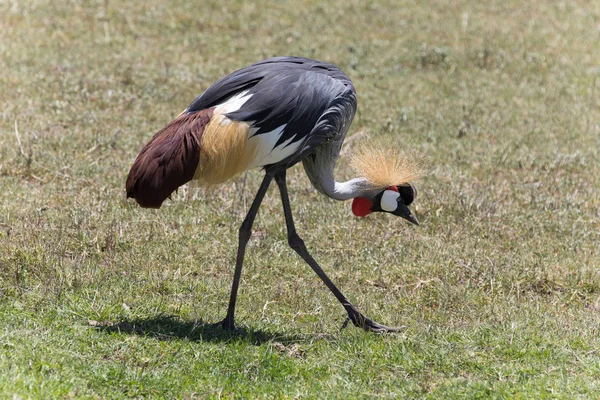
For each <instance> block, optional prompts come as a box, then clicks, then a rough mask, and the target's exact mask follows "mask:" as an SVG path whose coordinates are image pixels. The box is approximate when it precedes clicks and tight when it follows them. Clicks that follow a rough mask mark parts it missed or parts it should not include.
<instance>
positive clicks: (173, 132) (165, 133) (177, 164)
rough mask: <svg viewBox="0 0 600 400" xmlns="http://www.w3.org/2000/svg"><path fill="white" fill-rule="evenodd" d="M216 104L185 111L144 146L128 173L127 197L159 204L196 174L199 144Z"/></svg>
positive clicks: (144, 203)
mask: <svg viewBox="0 0 600 400" xmlns="http://www.w3.org/2000/svg"><path fill="white" fill-rule="evenodd" d="M213 110H214V108H210V109H206V110H201V111H198V112H196V113H193V114H187V115H186V114H183V115H181V116H179V117H177V118H176V119H174V120H173V121H171V122H170V123H169V124H168V125H167V126H165V127H164V128H163V129H162V130H160V131H159V132H158V133H157V134H156V135H154V137H153V138H152V139H151V140H150V142H149V143H148V144H147V145H146V146H144V148H143V149H142V151H141V152H140V154H139V155H138V156H137V158H136V159H135V162H134V163H133V166H132V167H131V170H130V171H129V176H127V183H126V189H127V197H133V198H134V199H135V200H136V201H137V202H138V204H139V205H140V206H142V207H148V208H160V206H161V204H162V202H163V201H165V199H166V198H167V197H169V196H170V195H171V193H173V192H174V191H175V190H176V189H177V188H178V187H179V186H181V185H183V184H185V183H187V182H189V181H190V180H192V178H193V177H194V173H195V172H196V168H197V167H198V162H199V161H200V144H201V138H202V134H203V133H204V129H205V127H206V125H208V123H209V122H210V119H211V117H212V115H213Z"/></svg>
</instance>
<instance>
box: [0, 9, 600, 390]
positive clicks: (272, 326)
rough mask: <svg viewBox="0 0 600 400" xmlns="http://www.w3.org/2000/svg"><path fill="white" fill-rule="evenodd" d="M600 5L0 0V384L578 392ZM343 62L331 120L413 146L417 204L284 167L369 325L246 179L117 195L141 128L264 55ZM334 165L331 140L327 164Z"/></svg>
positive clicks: (589, 383)
mask: <svg viewBox="0 0 600 400" xmlns="http://www.w3.org/2000/svg"><path fill="white" fill-rule="evenodd" d="M599 5H600V3H597V2H584V1H574V2H561V3H557V2H553V1H542V0H535V1H531V2H527V3H526V4H522V2H518V1H508V2H507V1H496V2H482V3H477V2H466V1H463V2H461V1H458V2H456V1H452V2H450V1H448V2H446V1H443V2H432V3H431V4H424V3H423V2H409V1H401V2H398V1H392V0H388V1H380V2H378V1H341V0H340V1H331V2H326V3H324V2H321V1H306V2H277V3H275V4H272V3H270V2H262V1H257V2H252V3H250V2H248V3H246V2H241V1H239V2H237V1H228V2H223V1H217V0H214V1H207V2H201V3H200V2H199V3H197V4H195V3H194V2H189V1H187V2H185V1H173V2H168V3H167V2H157V1H144V2H142V1H139V0H138V1H131V2H121V1H111V2H108V1H105V2H102V1H70V2H67V1H64V2H50V1H46V0H40V1H7V2H2V3H0V15H1V17H0V30H1V31H2V35H1V37H0V54H1V56H0V71H2V72H1V73H0V93H2V95H1V96H0V397H2V398H122V397H137V398H141V397H146V398H205V397H209V398H220V397H225V398H233V397H236V398H249V397H269V398H273V397H274V398H293V397H308V398H318V397H320V398H373V397H383V398H397V397H405V398H420V397H425V398H432V399H437V398H565V399H571V398H577V397H579V398H590V397H597V396H598V393H600V361H599V360H600V358H599V354H598V348H599V347H600V335H599V328H600V325H599V324H600V314H599V310H600V270H599V267H600V246H599V245H598V243H600V222H599V221H600V200H599V199H600V170H599V166H598V165H599V164H600V163H599V161H600V83H599V82H598V81H599V80H600V79H599V78H600V52H598V43H600V29H599V25H598V21H600V7H599ZM286 54H293V55H303V56H308V57H314V58H318V59H322V60H326V61H330V62H334V63H335V64H338V65H339V66H340V67H341V68H342V69H343V70H345V71H346V72H347V73H348V75H349V76H350V77H351V78H352V79H353V81H354V82H355V85H356V87H357V90H358V95H359V111H358V114H357V117H356V119H355V122H354V124H353V126H352V128H351V131H350V133H349V135H350V136H353V137H354V139H355V140H352V141H351V142H349V143H348V146H347V148H346V152H351V151H352V148H353V146H354V145H355V144H356V143H357V142H360V141H361V140H365V141H366V140H371V141H387V142H388V143H391V144H392V145H393V146H395V147H398V148H399V149H402V150H403V151H405V152H416V153H419V154H423V155H424V156H425V157H426V160H427V161H426V163H427V166H428V170H429V174H428V175H427V176H426V177H425V178H423V179H422V180H421V181H420V182H418V188H419V196H418V198H417V200H416V202H415V209H416V214H417V216H418V218H419V220H420V221H421V226H420V227H412V226H408V224H406V223H404V222H403V221H401V220H399V219H394V218H393V217H391V216H389V215H373V216H370V217H369V218H366V219H356V218H354V217H352V216H351V213H350V210H349V208H350V205H349V203H348V202H347V203H338V202H334V201H332V200H329V199H326V198H324V197H323V196H321V195H319V194H317V193H316V192H315V190H314V189H313V188H312V187H311V186H310V183H309V182H308V179H307V178H306V177H305V175H304V172H303V171H302V168H301V167H298V166H297V167H294V168H293V169H292V170H291V171H290V173H289V178H290V179H289V181H290V185H289V186H290V192H291V193H290V195H291V201H292V207H293V209H294V212H295V215H296V219H297V225H298V226H297V228H298V231H299V233H300V234H301V236H303V238H304V239H305V241H306V243H307V245H308V247H309V249H310V250H311V251H312V253H313V255H314V256H315V258H316V259H317V260H318V261H319V262H320V263H321V264H322V265H323V267H324V269H325V270H326V271H327V272H328V273H329V274H330V276H331V278H332V279H333V280H334V282H336V283H337V284H338V285H339V286H340V288H341V289H342V291H343V292H344V293H345V294H346V295H347V296H348V297H349V298H350V299H351V300H352V301H353V302H354V303H355V304H356V306H357V307H358V308H359V309H360V310H361V311H363V312H364V313H365V314H366V315H368V316H370V317H372V318H373V319H375V320H377V321H379V322H381V323H385V324H389V325H407V326H408V329H407V330H406V331H405V332H403V333H401V334H398V335H387V336H378V335H372V334H368V333H365V332H362V331H359V330H357V329H355V328H347V329H345V330H343V331H339V327H340V326H341V324H342V322H343V321H344V318H345V314H344V310H343V309H342V308H341V307H340V305H339V304H338V303H337V302H336V300H335V298H334V297H333V296H332V295H331V294H330V293H329V292H328V291H327V289H326V288H325V287H324V286H323V285H322V283H321V282H320V281H319V280H318V278H317V277H316V276H314V274H313V273H312V271H310V269H309V268H308V267H307V266H306V265H304V264H303V262H301V260H300V259H299V257H297V256H296V255H295V254H294V253H293V252H292V251H291V250H290V249H289V248H288V247H287V240H286V233H285V225H284V224H283V215H282V211H281V204H280V201H279V196H278V193H277V191H276V190H274V189H271V190H270V191H269V193H268V194H267V197H266V200H265V202H264V203H263V207H262V209H261V213H260V214H259V217H258V219H257V223H256V225H255V229H254V233H255V235H254V237H253V239H252V241H251V243H250V246H249V250H248V253H247V257H246V264H245V269H244V272H243V276H242V286H241V291H240V297H239V299H238V309H237V323H238V326H239V327H240V331H239V332H238V333H236V334H226V333H223V332H222V331H219V330H214V329H211V328H210V326H209V325H210V323H212V322H216V321H218V320H219V319H221V318H223V317H224V314H225V310H226V306H227V301H228V295H229V289H230V284H231V279H232V273H233V261H234V253H235V248H236V246H237V229H238V226H239V224H240V223H241V221H242V219H243V216H244V214H245V212H246V208H247V206H248V204H249V202H250V201H251V200H252V198H253V196H254V193H255V192H256V190H257V188H258V184H259V182H260V179H261V173H260V172H259V171H252V172H248V173H246V174H244V175H242V176H240V177H239V178H238V179H236V180H235V181H233V182H231V183H229V184H226V185H224V186H222V187H219V188H216V189H213V190H204V189H202V188H198V187H195V186H191V187H185V188H182V189H181V190H180V191H179V193H178V194H177V195H175V196H174V197H173V200H172V201H168V202H167V203H166V204H165V205H164V206H163V208H162V209H160V210H158V211H154V210H144V209H141V208H139V207H138V206H136V205H135V204H133V203H132V202H131V201H129V202H128V201H126V200H125V195H124V181H125V177H126V174H127V172H128V169H129V167H130V165H131V163H132V162H133V159H134V157H135V156H136V155H137V152H138V151H139V149H140V148H141V146H142V145H143V144H144V143H145V142H146V141H147V140H148V139H149V138H150V137H151V135H152V134H154V133H155V132H156V131H157V130H158V129H160V128H161V127H162V126H164V125H165V124H166V123H167V122H168V121H169V120H170V119H171V118H172V117H173V116H175V115H177V114H178V113H179V112H180V111H181V110H182V109H184V108H185V107H186V106H187V105H188V104H189V103H190V102H191V100H192V99H193V98H194V97H195V96H196V95H198V94H199V93H201V92H202V91H203V90H204V89H205V88H207V87H208V86H209V85H210V84H211V83H212V82H214V81H215V80H216V79H217V78H219V77H220V76H222V75H224V74H226V73H228V72H231V71H233V70H234V69H237V68H240V67H242V66H245V65H247V64H249V63H251V62H254V61H257V60H259V59H262V58H266V57H269V56H274V55H286ZM351 173H352V171H351V170H350V168H349V167H348V163H347V158H343V159H342V160H340V163H339V165H338V168H337V174H338V177H345V178H348V177H350V176H351Z"/></svg>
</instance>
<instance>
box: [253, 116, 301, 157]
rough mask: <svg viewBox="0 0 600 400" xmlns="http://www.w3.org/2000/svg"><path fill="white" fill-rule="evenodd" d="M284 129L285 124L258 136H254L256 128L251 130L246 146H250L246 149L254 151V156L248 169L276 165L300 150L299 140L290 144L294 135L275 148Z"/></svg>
mask: <svg viewBox="0 0 600 400" xmlns="http://www.w3.org/2000/svg"><path fill="white" fill-rule="evenodd" d="M285 127H286V124H284V125H281V126H279V127H277V128H275V129H273V130H272V131H271V132H265V133H261V134H258V135H255V133H256V131H257V130H258V129H257V128H252V129H251V133H250V138H249V139H248V144H249V145H251V146H248V147H249V148H255V149H256V156H255V157H254V160H253V161H252V163H251V164H250V167H249V168H256V167H262V166H265V165H269V164H275V163H278V162H279V161H282V160H284V159H286V158H287V157H289V156H291V155H292V154H294V153H295V152H296V150H298V149H299V148H300V146H301V145H302V141H301V140H300V141H297V142H296V143H293V144H290V143H291V142H292V141H293V140H294V138H295V137H296V136H295V135H294V136H292V137H291V138H289V139H288V140H286V141H285V142H283V143H281V144H279V145H278V146H275V145H276V143H277V141H278V140H279V138H280V137H281V133H282V132H283V131H284V129H285ZM254 146H256V147H254Z"/></svg>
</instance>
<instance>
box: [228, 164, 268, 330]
mask: <svg viewBox="0 0 600 400" xmlns="http://www.w3.org/2000/svg"><path fill="white" fill-rule="evenodd" d="M271 180H273V176H272V175H270V174H267V175H266V176H265V178H264V179H263V181H262V183H261V184H260V188H259V189H258V192H257V193H256V197H254V201H253V202H252V205H251V206H250V209H249V210H248V214H246V218H245V219H244V222H242V225H241V226H240V230H239V236H238V237H239V244H238V251H237V259H236V262H235V272H234V274H233V284H232V286H231V296H230V297H229V307H228V308H227V315H226V316H225V319H224V320H223V321H221V322H220V323H219V324H220V325H221V326H222V327H223V328H224V329H230V330H233V329H235V324H234V322H233V319H234V314H235V301H236V299H237V291H238V287H239V285H240V277H241V276H242V264H243V262H244V254H245V253H246V245H247V244H248V241H249V240H250V236H251V235H252V224H253V223H254V218H255V217H256V214H257V213H258V208H259V207H260V203H261V202H262V200H263V198H264V197H265V193H267V189H268V188H269V184H270V183H271Z"/></svg>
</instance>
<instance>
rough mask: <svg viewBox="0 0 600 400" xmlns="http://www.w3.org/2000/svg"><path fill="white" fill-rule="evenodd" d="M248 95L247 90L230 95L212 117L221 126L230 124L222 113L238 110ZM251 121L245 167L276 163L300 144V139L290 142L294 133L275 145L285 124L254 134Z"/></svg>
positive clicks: (250, 167)
mask: <svg viewBox="0 0 600 400" xmlns="http://www.w3.org/2000/svg"><path fill="white" fill-rule="evenodd" d="M250 97H252V95H251V94H248V91H247V90H246V91H243V92H240V93H238V94H236V95H234V96H231V97H230V98H229V99H227V100H226V101H224V102H223V103H221V104H219V105H218V106H216V107H215V110H214V115H215V116H214V117H213V119H214V120H215V122H217V123H218V124H220V125H221V126H227V125H229V124H231V123H232V121H231V120H230V119H229V118H227V117H225V115H224V114H228V113H232V112H234V111H237V110H239V109H240V108H242V106H243V105H244V103H246V102H247V101H248V100H249V99H250ZM253 122H254V121H247V123H248V124H250V126H251V128H250V129H249V132H248V140H247V142H246V146H245V152H246V153H248V154H246V156H248V157H249V158H251V159H252V161H251V162H250V164H249V165H248V167H247V168H246V169H253V168H257V167H263V166H265V165H269V164H275V163H278V162H279V161H282V160H284V159H286V158H287V157H289V156H291V155H292V154H294V153H295V152H296V151H297V150H298V149H299V148H300V146H301V145H302V140H299V141H297V142H296V143H293V144H290V143H292V142H293V140H294V138H295V137H296V135H294V136H292V137H291V138H289V139H288V140H286V141H285V142H283V143H281V144H279V145H278V146H276V144H277V141H278V140H279V138H280V137H281V134H282V132H283V131H284V130H285V127H286V125H287V124H283V125H281V126H279V127H277V128H275V129H273V130H272V131H271V132H264V133H261V134H259V135H256V132H257V131H258V129H259V128H257V127H252V123H253ZM251 153H254V154H251Z"/></svg>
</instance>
